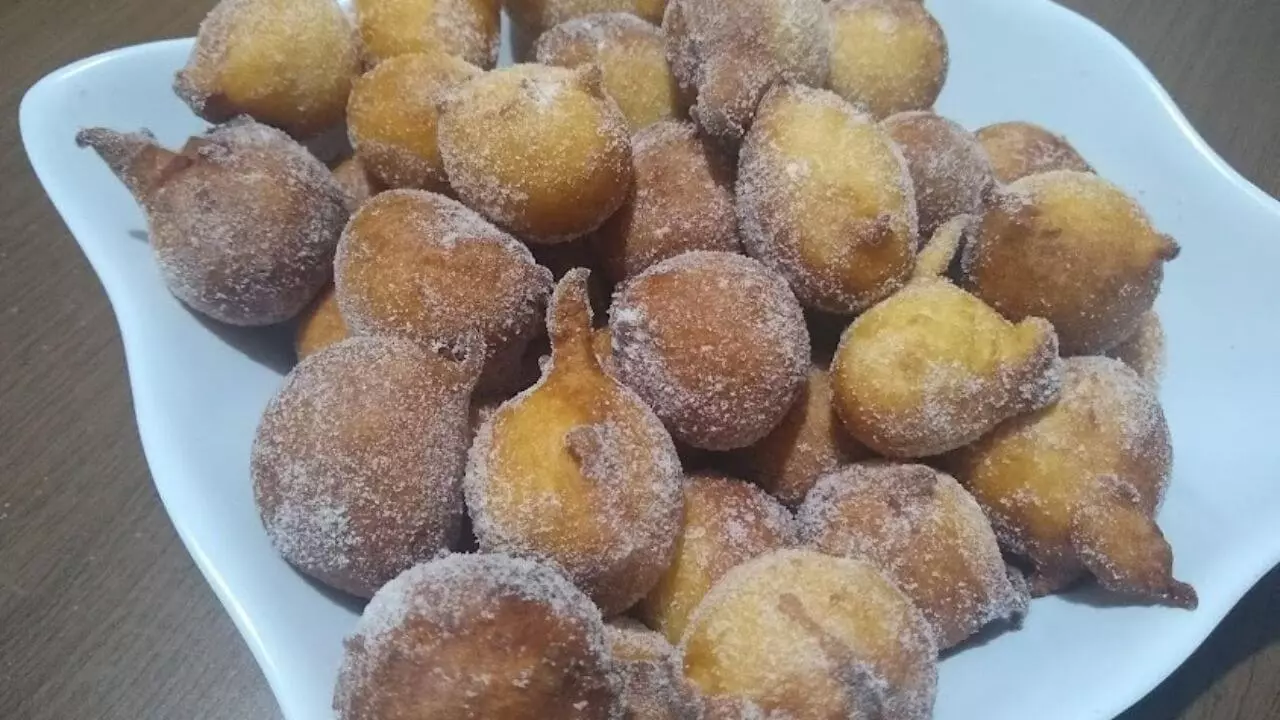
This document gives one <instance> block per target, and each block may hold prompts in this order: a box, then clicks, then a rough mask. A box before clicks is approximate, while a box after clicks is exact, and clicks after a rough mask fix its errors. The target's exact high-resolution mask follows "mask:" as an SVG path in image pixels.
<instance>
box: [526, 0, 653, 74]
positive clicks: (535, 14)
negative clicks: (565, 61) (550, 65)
mask: <svg viewBox="0 0 1280 720" xmlns="http://www.w3.org/2000/svg"><path fill="white" fill-rule="evenodd" d="M503 4H504V6H505V7H506V9H507V16H508V18H509V19H510V20H511V55H512V57H514V58H515V60H516V62H531V61H532V60H533V56H534V47H535V46H536V44H537V42H538V39H539V38H540V37H541V36H542V34H543V33H544V32H546V31H548V30H550V29H551V28H553V27H555V26H557V25H559V24H561V23H565V22H568V21H570V20H574V19H576V18H580V17H585V16H587V15H594V14H597V13H627V14H629V15H635V16H636V17H638V18H640V19H641V20H644V21H646V22H648V23H650V24H651V25H659V24H661V23H662V11H663V9H664V8H665V7H666V0H505V2H504V3H503Z"/></svg>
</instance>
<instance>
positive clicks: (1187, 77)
mask: <svg viewBox="0 0 1280 720" xmlns="http://www.w3.org/2000/svg"><path fill="white" fill-rule="evenodd" d="M211 4H212V0H204V1H203V2H201V1H198V0H197V1H194V2H193V1H192V0H0V718H7V719H8V718H12V719H13V720H28V719H30V720H46V719H47V720H72V719H75V718H109V719H112V720H114V719H117V718H118V719H120V720H136V719H139V718H164V719H174V720H180V719H187V718H210V719H222V718H226V719H227V720H249V719H256V718H262V719H264V720H274V719H275V718H279V717H280V714H279V710H278V709H277V708H276V705H275V701H274V700H273V698H272V696H271V693H270V691H269V690H268V688H267V684H266V682H265V681H264V679H263V677H262V675H261V673H260V672H259V671H258V668H257V666H256V665H255V664H254V662H253V659H252V657H251V656H250V655H249V651H248V649H247V648H246V647H245V645H244V644H243V643H242V642H241V640H240V637H239V636H238V635H237V633H236V631H235V628H234V627H233V626H232V624H231V620H230V619H229V618H228V617H227V616H226V615H225V614H224V613H223V611H222V608H221V607H220V606H219V604H218V602H217V600H216V599H215V598H214V595H213V593H212V591H210V589H209V588H208V587H207V586H206V585H205V583H204V580H203V579H202V578H201V576H200V574H199V572H198V571H197V570H196V568H195V566H194V565H193V564H192V562H191V559H190V558H189V557H188V556H187V553H186V551H185V550H184V548H183V547H182V544H181V543H180V542H179V541H178V538H177V536H176V535H175V534H174V531H173V528H172V527H171V526H170V524H169V521H168V518H167V517H166V515H165V513H164V510H163V508H162V507H161V506H160V503H159V500H158V498H157V497H156V495H155V492H154V491H153V489H152V486H151V481H150V477H149V475H148V472H147V467H146V464H145V462H144V460H143V457H142V452H141V449H140V447H139V444H138V439H137V431H136V429H135V427H134V421H133V409H132V407H131V404H130V398H129V387H128V382H127V380H126V376H125V369H124V358H123V355H122V352H121V347H120V338H119V333H118V331H117V328H116V324H115V320H114V319H113V317H112V315H111V310H110V308H109V307H108V305H107V302H106V298H105V296H104V295H103V293H102V290H101V288H100V287H99V285H98V282H97V280H96V279H95V278H94V276H93V274H92V272H91V271H90V269H89V266H88V264H87V263H86V262H85V260H84V257H83V256H82V255H81V254H80V252H79V250H78V249H77V247H76V245H75V243H74V241H73V240H72V239H71V237H70V235H69V234H68V233H67V231H66V229H65V228H64V227H63V225H62V223H61V222H60V221H59V219H58V217H57V215H56V214H55V213H54V210H53V207H52V206H51V205H50V204H49V202H48V201H47V200H46V199H45V197H44V193H43V192H42V191H41V190H40V188H39V186H38V185H37V183H36V181H35V178H34V176H33V175H32V173H31V170H30V167H29V166H28V165H27V162H26V158H25V156H24V154H23V151H22V146H21V142H20V139H19V137H18V122H17V120H18V113H17V108H18V102H19V100H20V99H21V97H22V93H23V92H24V91H25V90H26V88H27V87H28V86H30V85H31V84H32V83H33V82H35V81H36V80H37V79H39V78H40V77H41V76H42V75H44V74H45V73H47V72H49V71H50V70H53V69H55V68H57V67H59V66H61V65H63V64H66V63H68V62H70V61H72V60H75V59H77V58H80V57H83V56H85V55H90V54H93V53H96V52H99V51H102V50H106V49H109V48H115V47H119V46H122V45H129V44H133V43H139V42H145V41H148V40H155V39H159V38H167V37H180V36H185V35H191V34H194V31H195V28H196V26H197V24H198V22H199V20H200V18H201V16H202V15H203V14H204V12H205V11H206V10H207V9H208V6H209V5H211ZM1064 4H1066V5H1068V6H1070V7H1073V8H1075V9H1077V10H1079V11H1081V12H1083V13H1084V14H1086V15H1088V16H1090V17H1092V18H1094V19H1096V20H1097V21H1098V22H1099V23H1101V24H1102V25H1104V26H1105V27H1107V28H1108V29H1110V30H1111V31H1112V32H1114V33H1115V34H1116V35H1118V36H1119V37H1120V38H1121V39H1123V40H1124V41H1125V42H1126V43H1127V44H1129V46H1130V47H1132V48H1133V49H1134V51H1135V52H1136V53H1137V54H1138V55H1139V56H1140V57H1141V58H1142V59H1143V60H1144V61H1146V63H1147V64H1148V65H1149V66H1150V67H1151V69H1152V70H1153V71H1154V72H1155V74H1156V76H1157V77H1159V78H1160V80H1161V81H1162V82H1163V83H1164V84H1165V86H1166V87H1167V88H1168V89H1169V90H1170V92H1171V93H1172V94H1173V96H1174V98H1175V99H1176V100H1177V101H1178V103H1179V104H1180V105H1181V106H1182V108H1183V109H1184V111H1185V112H1186V114H1187V115H1188V116H1189V117H1190V119H1191V122H1192V123H1193V124H1194V125H1195V126H1196V127H1197V128H1198V129H1199V130H1200V132H1201V133H1202V134H1203V135H1204V136H1205V138H1206V139H1207V140H1208V141H1209V144H1210V145H1212V146H1213V147H1214V148H1216V149H1217V150H1218V151H1219V152H1220V153H1222V154H1223V155H1224V156H1225V157H1226V159H1227V161H1228V162H1230V163H1231V164H1232V165H1234V166H1235V167H1236V168H1237V169H1239V170H1240V171H1241V172H1242V173H1243V174H1244V175H1245V176H1246V177H1248V178H1249V179H1251V180H1252V181H1253V182H1255V183H1257V184H1258V185H1259V186H1261V187H1262V188H1263V189H1264V190H1266V191H1267V192H1269V193H1271V194H1272V195H1276V194H1278V193H1280V2H1277V0H1066V2H1065V3H1064ZM1223 232H1230V229H1229V228H1223ZM1277 240H1278V241H1280V238H1277ZM1081 692H1088V689H1087V688H1081ZM1172 718H1178V719H1180V720H1268V719H1276V718H1280V571H1277V572H1273V573H1271V574H1270V575H1268V576H1267V577H1266V578H1265V579H1264V580H1263V581H1262V582H1261V583H1260V584H1259V585H1258V586H1257V587H1256V588H1255V589H1254V590H1253V591H1252V592H1251V593H1250V594H1249V595H1248V596H1247V597H1246V598H1245V599H1244V600H1243V601H1242V602H1241V604H1240V605H1239V607H1237V608H1236V609H1235V611H1233V612H1232V613H1231V615H1230V616H1229V617H1228V618H1227V620H1226V621H1225V622H1224V623H1223V625H1222V626H1221V627H1220V628H1219V629H1218V630H1217V632H1215V633H1214V634H1213V636H1212V637H1211V638H1210V639H1209V640H1208V641H1207V642H1206V643H1205V645H1204V646H1203V647H1201V648H1200V650H1199V651H1198V652H1197V653H1196V654H1195V655H1194V656H1193V657H1192V658H1191V659H1190V660H1189V661H1188V662H1187V663H1186V664H1185V665H1184V666H1183V667H1182V668H1181V669H1180V670H1179V671H1178V672H1177V673H1175V674H1174V675H1173V676H1172V677H1171V678H1170V679H1169V680H1168V681H1167V682H1165V683H1164V684H1163V685H1162V686H1161V687H1160V688H1159V689H1157V690H1156V691H1154V692H1153V693H1152V694H1151V695H1150V696H1149V697H1148V698H1146V699H1145V700H1143V701H1142V702H1141V703H1139V705H1138V706H1137V707H1135V708H1134V709H1133V710H1131V711H1130V712H1129V713H1127V714H1125V715H1124V716H1123V720H1170V719H1172Z"/></svg>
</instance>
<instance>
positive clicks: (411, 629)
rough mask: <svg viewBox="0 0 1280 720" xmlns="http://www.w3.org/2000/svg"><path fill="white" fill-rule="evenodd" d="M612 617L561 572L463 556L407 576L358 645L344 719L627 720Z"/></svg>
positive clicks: (352, 641) (379, 604)
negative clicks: (608, 624) (608, 632)
mask: <svg viewBox="0 0 1280 720" xmlns="http://www.w3.org/2000/svg"><path fill="white" fill-rule="evenodd" d="M614 673H615V670H614V665H613V663H612V662H611V661H610V659H609V650H608V648H607V646H606V643H605V638H604V623H603V622H602V621H601V619H600V611H599V610H597V609H596V608H595V606H593V605H592V604H591V601H590V600H589V599H588V598H587V597H586V596H585V595H583V594H582V593H581V592H579V591H578V590H577V588H575V587H574V586H573V585H572V584H570V583H569V582H568V581H567V580H565V579H564V577H563V576H561V575H560V574H559V573H557V572H556V571H555V570H553V569H551V568H550V567H547V566H545V565H539V564H537V563H533V562H529V561H527V560H519V559H515V558H511V557H507V556H505V555H451V556H449V557H446V558H443V559H440V560H434V561H432V562H429V563H425V564H422V565H418V566H416V567H413V568H412V569H409V570H407V571H405V572H404V573H402V574H401V575H400V576H399V577H397V578H396V579H395V580H392V581H391V582H390V583H387V585H386V586H385V587H383V588H382V590H380V591H379V592H378V594H377V595H375V596H374V597H373V600H372V601H370V602H369V605H368V606H367V607H366V608H365V610H364V614H363V615H362V616H361V617H360V622H359V623H357V624H356V629H355V632H353V633H352V635H351V636H350V637H349V638H348V639H347V641H346V645H345V652H344V653H343V658H342V667H341V669H340V670H339V671H338V684H337V689H336V691H335V693H334V700H333V707H334V710H335V711H336V712H337V720H370V719H371V718H404V719H405V720H409V719H410V718H495V719H496V718H503V719H504V720H545V719H547V718H564V719H565V720H615V719H616V718H619V717H621V715H620V713H621V703H620V696H619V692H620V688H619V687H618V683H617V680H616V678H615V676H614Z"/></svg>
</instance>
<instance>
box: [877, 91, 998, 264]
mask: <svg viewBox="0 0 1280 720" xmlns="http://www.w3.org/2000/svg"><path fill="white" fill-rule="evenodd" d="M880 126H881V127H882V128H884V130H885V132H886V133H888V134H889V137H891V138H893V141H894V142H895V143H897V144H898V148H899V149H901V150H902V154H903V155H904V156H905V157H906V159H907V167H908V168H909V170H910V172H911V184H912V185H913V186H914V187H915V192H916V210H917V212H918V213H919V216H920V241H921V242H922V243H923V242H924V241H926V240H928V239H929V238H931V237H933V234H934V233H935V232H937V231H938V228H940V227H942V224H943V223H945V222H947V221H948V220H951V219H952V218H955V217H957V216H959V215H975V214H978V213H980V212H981V211H982V199H983V197H984V196H985V195H986V194H987V192H988V191H990V189H991V188H992V187H993V186H994V185H995V176H994V175H993V174H992V170H991V161H990V160H988V159H987V153H986V151H985V150H983V149H982V146H981V145H979V144H978V141H977V139H975V138H974V136H973V133H971V132H969V131H968V130H965V129H964V128H963V127H961V126H960V125H959V124H958V123H956V122H954V121H952V120H948V119H947V118H944V117H942V116H940V115H935V114H934V113H932V112H926V111H913V112H905V113H898V114H897V115H891V116H889V117H888V118H886V119H885V120H884V121H883V122H881V123H880Z"/></svg>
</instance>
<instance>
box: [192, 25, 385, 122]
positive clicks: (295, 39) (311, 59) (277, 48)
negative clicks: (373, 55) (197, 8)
mask: <svg viewBox="0 0 1280 720" xmlns="http://www.w3.org/2000/svg"><path fill="white" fill-rule="evenodd" d="M360 62H361V61H360V48H359V42H358V40H357V38H356V33H355V28H353V27H352V26H351V21H350V20H348V19H347V15H346V13H345V12H343V10H342V8H341V7H340V6H339V5H338V3H336V2H334V0H220V2H219V3H218V4H217V5H215V6H214V8H213V10H211V11H210V12H209V15H208V16H207V17H206V18H205V19H204V22H202V23H200V31H199V33H197V34H196V43H195V46H194V47H193V48H192V50H191V56H190V57H189V58H188V59H187V64H186V66H185V67H184V68H183V69H181V70H179V71H178V74H177V75H176V76H175V77H174V82H173V89H174V91H175V92H176V93H177V94H178V96H179V97H181V98H182V99H183V101H185V102H186V103H187V105H189V106H191V110H192V111H193V112H195V114H197V115H199V116H200V117H202V118H204V119H205V120H208V121H209V122H213V123H219V122H224V121H226V120H230V119H231V118H234V117H236V116H238V115H249V116H252V117H253V118H254V119H255V120H257V121H258V122H262V123H266V124H268V125H274V126H276V127H278V128H281V129H283V130H285V131H286V132H288V133H289V134H290V135H293V136H294V137H299V138H302V137H309V136H311V135H315V134H316V133H318V132H320V131H322V130H325V129H327V128H329V127H331V126H334V125H337V124H338V123H341V122H342V117H343V114H344V113H345V111H346V108H347V95H348V94H349V93H350V92H351V83H352V81H353V80H355V78H356V76H357V75H359V74H360Z"/></svg>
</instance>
